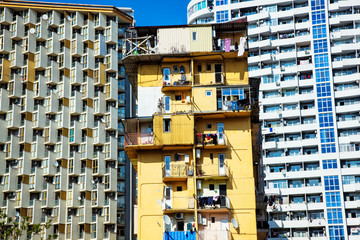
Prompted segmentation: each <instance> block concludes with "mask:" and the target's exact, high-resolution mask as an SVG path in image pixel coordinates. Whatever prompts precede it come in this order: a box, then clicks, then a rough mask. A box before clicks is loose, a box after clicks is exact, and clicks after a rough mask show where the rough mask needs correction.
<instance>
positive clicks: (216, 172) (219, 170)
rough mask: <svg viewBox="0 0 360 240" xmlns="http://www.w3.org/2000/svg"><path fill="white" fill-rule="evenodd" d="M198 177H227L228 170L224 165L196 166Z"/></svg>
mask: <svg viewBox="0 0 360 240" xmlns="http://www.w3.org/2000/svg"><path fill="white" fill-rule="evenodd" d="M196 174H197V176H198V177H203V178H206V177H229V168H228V166H227V165H226V164H225V163H220V164H201V165H197V166H196Z"/></svg>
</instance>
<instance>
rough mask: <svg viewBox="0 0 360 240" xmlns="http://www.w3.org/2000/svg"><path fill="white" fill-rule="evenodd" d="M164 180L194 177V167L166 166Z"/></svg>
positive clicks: (185, 165) (163, 171) (164, 167)
mask: <svg viewBox="0 0 360 240" xmlns="http://www.w3.org/2000/svg"><path fill="white" fill-rule="evenodd" d="M162 173H163V179H165V178H187V177H188V176H194V167H193V166H192V165H188V164H165V165H164V166H163V167H162Z"/></svg>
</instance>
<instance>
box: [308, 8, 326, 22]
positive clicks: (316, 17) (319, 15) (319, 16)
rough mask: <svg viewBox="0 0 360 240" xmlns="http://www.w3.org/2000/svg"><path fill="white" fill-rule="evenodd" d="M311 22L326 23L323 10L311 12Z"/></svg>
mask: <svg viewBox="0 0 360 240" xmlns="http://www.w3.org/2000/svg"><path fill="white" fill-rule="evenodd" d="M311 15H312V24H314V25H316V24H324V23H326V17H325V11H324V10H323V11H318V12H313V13H312V14H311Z"/></svg>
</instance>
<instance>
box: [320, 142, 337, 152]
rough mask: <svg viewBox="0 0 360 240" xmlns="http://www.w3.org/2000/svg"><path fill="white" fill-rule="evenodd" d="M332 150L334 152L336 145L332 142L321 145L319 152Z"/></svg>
mask: <svg viewBox="0 0 360 240" xmlns="http://www.w3.org/2000/svg"><path fill="white" fill-rule="evenodd" d="M334 152H336V147H335V144H334V143H331V144H322V145H321V153H334Z"/></svg>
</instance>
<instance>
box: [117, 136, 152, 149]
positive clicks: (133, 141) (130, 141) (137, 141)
mask: <svg viewBox="0 0 360 240" xmlns="http://www.w3.org/2000/svg"><path fill="white" fill-rule="evenodd" d="M148 144H154V134H153V133H126V134H125V141H124V146H125V147H126V146H131V145H148Z"/></svg>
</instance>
